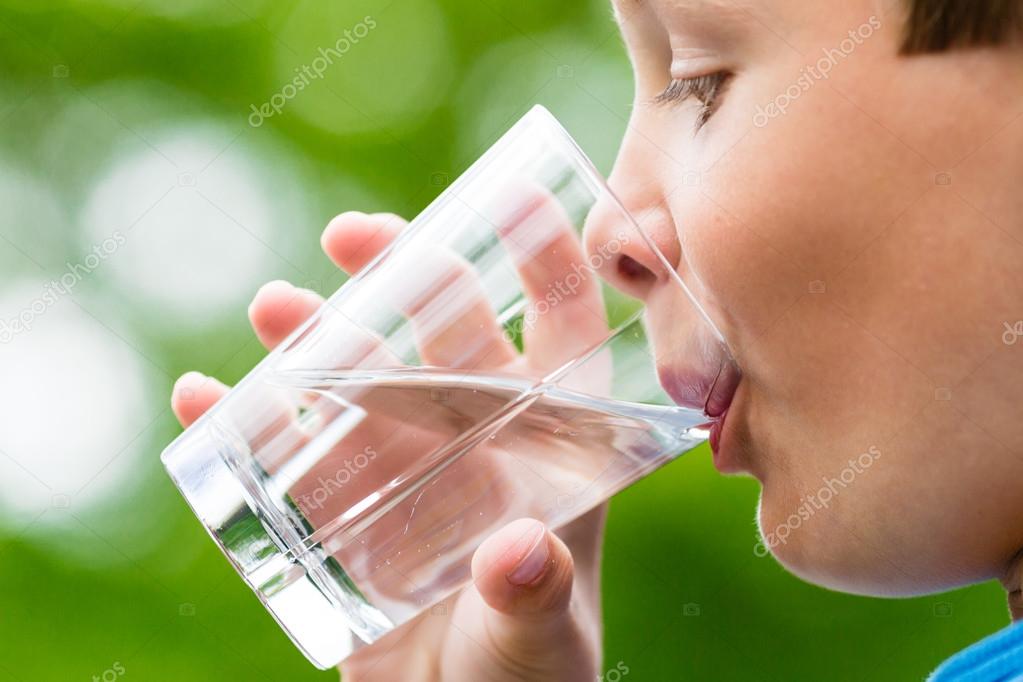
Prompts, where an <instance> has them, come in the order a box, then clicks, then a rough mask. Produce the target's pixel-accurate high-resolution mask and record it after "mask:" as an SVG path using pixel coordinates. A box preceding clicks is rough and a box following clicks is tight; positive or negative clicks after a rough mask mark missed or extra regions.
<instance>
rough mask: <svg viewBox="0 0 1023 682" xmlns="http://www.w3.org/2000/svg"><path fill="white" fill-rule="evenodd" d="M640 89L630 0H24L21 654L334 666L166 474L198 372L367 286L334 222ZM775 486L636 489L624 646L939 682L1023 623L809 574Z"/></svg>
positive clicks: (19, 64) (639, 668) (11, 308)
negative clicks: (625, 43)
mask: <svg viewBox="0 0 1023 682" xmlns="http://www.w3.org/2000/svg"><path fill="white" fill-rule="evenodd" d="M367 16H368V17H372V19H373V23H374V24H375V26H374V27H373V28H372V29H371V30H369V31H368V32H366V33H365V35H364V36H363V37H358V36H357V41H356V42H357V44H356V45H354V46H353V48H352V49H351V50H350V51H349V52H347V53H346V54H344V56H343V58H341V59H336V60H335V61H334V63H333V64H330V65H329V67H328V68H327V69H326V70H324V72H323V78H315V79H310V80H309V82H308V85H307V86H306V87H304V89H302V90H301V91H297V92H292V91H290V90H288V89H285V88H284V86H285V84H287V83H288V82H289V81H291V80H292V79H293V78H295V77H296V76H298V74H300V73H301V70H302V67H303V66H312V65H313V64H314V60H315V59H316V58H317V57H318V56H320V53H319V52H318V49H319V48H328V47H330V46H332V45H334V44H335V43H336V42H337V41H338V39H339V38H341V37H343V36H344V35H345V33H344V32H345V30H349V31H351V30H352V29H353V28H354V27H356V25H357V24H359V23H360V22H365V17H367ZM321 65H322V64H321ZM275 94H278V95H279V96H278V97H277V100H276V101H277V102H281V97H284V99H285V100H286V101H285V102H284V106H283V107H281V110H280V112H279V113H277V112H274V114H273V115H272V116H269V117H266V116H256V115H255V114H254V113H253V112H254V111H259V109H260V107H261V106H262V105H263V103H266V102H272V101H274V100H273V98H274V95H275ZM289 94H291V95H293V96H290V97H287V95H289ZM630 95H631V81H630V71H629V66H628V63H627V60H626V56H625V53H624V50H623V47H622V45H621V42H620V40H619V38H618V35H617V31H616V29H615V26H614V24H613V21H612V18H611V14H610V11H609V8H608V7H607V2H606V0H575V1H573V2H537V1H532V2H515V1H512V0H392V1H386V0H382V1H379V2H378V1H370V2H358V1H353V0H345V1H344V2H323V1H319V2H315V1H312V0H308V1H306V2H292V1H285V2H282V1H280V0H278V1H273V0H227V1H226V2H217V3H214V2H208V1H206V0H176V1H175V2H158V1H156V0H142V1H141V2H139V1H138V0H83V1H80V2H41V1H40V0H2V2H0V123H2V126H3V134H2V135H0V268H2V272H3V278H2V282H0V321H3V322H2V324H3V325H4V326H3V327H2V328H0V337H3V338H2V340H3V341H4V342H5V343H4V345H3V346H0V409H2V414H4V425H3V428H2V429H0V585H2V588H0V589H2V595H0V609H2V617H0V641H2V642H3V646H2V649H0V651H2V655H0V680H17V681H22V682H23V681H29V680H30V681H39V680H75V679H81V680H91V679H97V678H98V679H103V680H111V679H120V678H122V677H123V678H125V679H126V680H130V679H139V680H183V679H197V680H234V679H246V680H289V681H293V680H315V679H321V680H325V679H335V678H336V677H337V673H334V672H326V673H323V672H318V671H316V670H314V669H313V668H312V667H311V666H309V665H308V664H307V663H306V662H305V660H304V659H303V658H302V657H301V655H300V654H299V653H298V652H297V651H296V650H295V649H293V648H292V646H291V645H290V643H289V642H288V641H287V639H286V637H285V636H284V635H283V634H282V633H281V632H280V630H279V629H278V628H277V626H276V625H275V624H274V623H273V622H272V620H271V618H270V617H269V616H268V615H267V614H266V613H265V612H264V611H263V609H262V607H261V606H260V605H259V604H258V603H257V601H256V599H255V598H254V597H253V596H252V595H251V594H250V593H249V591H248V589H247V588H245V587H244V586H243V585H242V583H241V581H240V580H238V579H237V577H236V576H235V575H234V574H233V572H232V571H231V569H230V568H229V567H228V565H227V563H226V561H225V560H224V559H223V558H222V557H221V555H220V553H219V551H218V550H217V549H216V548H215V547H214V545H213V543H212V542H210V540H209V539H208V538H207V536H206V534H205V532H204V531H203V530H202V529H201V528H200V526H199V524H198V522H197V521H196V520H195V519H194V518H193V517H192V516H191V514H190V512H189V511H188V510H187V508H186V506H185V504H184V502H183V501H182V499H181V498H180V497H179V496H178V494H177V492H176V490H175V489H174V488H173V486H172V485H171V483H170V481H169V480H168V479H167V478H166V477H165V476H164V474H163V473H162V469H161V467H160V464H159V461H158V454H159V452H160V450H161V449H162V447H163V446H164V445H166V444H167V443H168V442H169V441H170V440H171V439H172V438H173V437H174V436H175V435H176V434H177V432H178V430H179V429H178V428H177V426H176V423H175V421H174V419H173V417H172V415H171V414H170V411H169V409H168V405H167V397H168V395H169V392H170V387H171V385H172V382H173V380H174V378H175V377H176V376H178V375H179V374H180V373H182V372H184V371H186V370H189V369H198V370H200V371H203V372H205V373H207V374H211V375H215V376H218V377H220V378H221V379H223V380H224V381H226V382H233V381H236V380H237V379H238V378H239V377H241V376H242V375H244V374H245V372H246V371H247V369H248V368H250V367H251V366H252V365H253V364H254V363H255V362H256V361H257V360H258V359H259V358H260V357H261V356H262V355H263V351H262V350H261V349H260V347H259V346H258V344H257V343H256V342H255V341H254V338H253V336H252V334H251V332H250V331H249V328H248V324H247V322H246V317H245V307H246V304H247V302H248V300H249V298H250V296H251V295H252V294H253V293H254V291H255V290H256V288H257V287H258V286H259V284H261V283H262V282H264V281H266V280H269V279H272V278H286V279H289V280H291V281H293V282H295V283H298V284H300V285H304V286H307V287H310V288H313V289H317V290H319V291H321V292H322V293H329V292H331V291H333V290H334V289H336V288H337V286H338V285H340V284H341V282H342V281H343V278H342V277H341V276H340V275H339V274H338V273H337V272H336V271H335V270H334V269H333V268H332V267H331V266H330V265H328V263H327V262H326V259H325V258H324V257H323V256H322V255H321V253H320V251H319V246H318V235H319V231H320V229H321V227H322V226H323V225H324V224H325V223H326V222H327V220H328V219H329V218H330V217H331V216H333V215H334V214H336V213H338V212H340V211H342V210H345V209H361V210H366V211H374V210H393V211H397V212H399V213H402V214H404V215H407V216H411V215H414V214H415V213H416V212H418V211H419V210H420V209H421V208H423V207H424V206H425V205H426V204H427V203H428V202H429V201H430V199H431V198H433V197H434V196H435V195H436V194H437V193H439V192H440V191H441V189H442V188H443V186H444V184H446V182H447V181H448V180H449V179H450V178H453V177H455V176H457V174H458V173H459V172H460V171H461V170H463V169H464V168H465V167H466V166H467V165H468V164H469V163H470V162H471V161H472V160H473V159H474V158H475V157H476V156H477V155H478V154H479V153H480V152H481V151H482V149H483V148H485V146H486V145H487V144H488V143H489V142H492V141H493V140H494V139H495V138H496V137H497V136H498V135H499V134H500V133H501V132H502V131H503V130H504V129H505V128H507V127H508V125H510V124H511V123H512V122H513V121H514V120H515V119H517V118H518V117H519V116H520V115H521V114H522V113H524V112H525V111H526V110H527V109H528V108H529V107H530V106H531V105H532V104H533V103H536V102H540V103H543V104H545V105H547V106H548V108H550V109H551V110H552V111H553V112H554V113H555V114H556V115H557V116H558V117H559V118H561V119H562V121H563V122H564V123H565V124H566V126H567V127H568V128H569V129H570V130H571V131H572V132H573V134H574V135H576V137H577V138H578V139H579V141H580V143H581V144H582V146H583V147H584V148H585V149H586V150H587V151H588V152H589V153H590V154H591V156H592V157H593V158H594V160H595V162H596V163H597V165H598V166H599V167H600V168H601V170H603V171H605V172H606V171H607V170H608V169H609V168H610V164H611V162H612V160H613V158H614V153H615V148H616V144H617V141H618V140H619V139H620V137H621V135H622V132H623V130H624V128H625V122H626V118H627V115H628V112H629V106H630ZM265 111H266V109H264V112H265ZM257 124H258V125H257ZM118 235H120V236H118ZM111 240H114V241H111ZM111 245H112V246H111ZM68 273H75V274H73V275H72V276H71V277H69V278H68V277H65V276H66V275H68ZM62 277H63V278H65V279H64V280H63V281H73V282H74V283H73V286H71V287H68V290H67V291H65V292H61V293H59V294H54V290H53V288H52V285H49V284H47V283H48V282H50V281H52V280H54V279H57V280H58V281H62V280H61V278H62ZM19 317H21V318H22V319H23V321H25V322H27V324H25V327H30V328H24V329H15V328H14V327H12V326H11V325H10V321H11V320H13V319H15V318H19ZM756 496H757V487H756V485H755V484H754V483H753V482H752V481H750V480H745V479H724V478H722V477H720V476H718V475H717V474H715V473H714V471H713V469H712V468H711V466H710V463H709V457H708V453H707V452H706V450H705V449H704V448H701V449H700V450H698V451H695V452H693V453H691V454H689V455H688V456H686V457H684V458H682V459H681V460H680V461H678V462H676V463H674V464H672V465H671V466H669V467H667V468H666V469H664V470H662V471H660V472H659V473H657V474H655V475H654V476H652V477H651V478H649V479H647V480H646V481H644V482H642V483H641V484H639V485H637V486H635V487H634V488H632V489H630V490H629V491H627V492H625V493H624V494H622V495H620V496H619V497H618V498H617V499H616V500H615V501H614V504H613V509H612V513H611V517H610V527H609V536H608V542H607V552H606V564H605V569H604V573H605V581H606V582H605V587H604V593H605V622H606V635H607V637H606V645H605V650H606V662H605V668H606V669H612V668H615V666H616V664H618V663H619V662H621V663H623V664H624V666H627V668H628V670H629V673H628V675H627V676H626V677H627V679H635V680H680V679H701V680H702V679H713V680H751V679H755V680H820V679H827V680H913V679H922V678H923V677H924V676H925V675H926V673H927V671H929V670H930V669H931V668H933V667H934V666H935V665H936V664H937V663H938V662H939V661H940V660H941V659H943V658H944V657H946V656H947V655H949V654H951V653H952V652H954V651H955V650H957V649H959V648H961V647H963V646H965V645H967V644H968V643H970V642H972V641H974V640H976V639H978V638H980V637H982V636H983V635H985V634H987V633H988V632H991V631H993V630H995V629H997V628H999V627H1001V626H1002V625H1003V624H1004V623H1005V622H1006V611H1005V607H1004V600H1003V596H1002V595H1001V593H1000V590H999V589H998V588H997V587H996V586H994V585H985V586H980V587H976V588H973V589H969V590H962V591H958V592H955V593H952V594H946V595H940V596H934V597H927V598H921V599H915V600H902V601H883V600H872V599H865V598H857V597H850V596H844V595H839V594H833V593H829V592H826V591H824V590H821V589H818V588H815V587H812V586H809V585H806V584H803V583H801V582H799V581H797V580H796V579H794V578H792V577H790V576H788V575H787V574H786V573H785V572H784V571H783V570H781V568H780V567H779V566H778V565H777V564H776V563H774V561H773V559H770V558H758V557H757V556H756V555H755V554H754V546H755V544H756V535H755V527H754V521H753V518H754V509H755V503H756ZM621 669H622V668H619V670H621ZM414 678H415V674H414V672H412V671H410V673H409V676H408V679H414Z"/></svg>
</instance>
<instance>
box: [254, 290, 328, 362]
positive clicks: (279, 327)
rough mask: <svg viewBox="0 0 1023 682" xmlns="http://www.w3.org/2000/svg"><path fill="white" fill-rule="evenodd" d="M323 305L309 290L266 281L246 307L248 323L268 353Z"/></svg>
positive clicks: (319, 297) (321, 300) (320, 298)
mask: <svg viewBox="0 0 1023 682" xmlns="http://www.w3.org/2000/svg"><path fill="white" fill-rule="evenodd" d="M322 303H323V298H322V297H321V296H320V295H319V294H317V293H315V292H313V291H309V290H308V289H299V288H297V287H295V286H294V285H292V284H290V283H288V282H285V281H283V280H276V281H273V282H267V283H266V284H264V285H263V286H262V287H260V289H259V291H257V292H256V295H255V297H254V298H253V299H252V303H250V304H249V322H251V323H252V329H253V330H254V331H255V332H256V336H257V337H259V340H260V341H261V342H262V344H263V345H264V346H266V348H267V350H272V349H273V348H274V347H275V346H277V344H279V343H280V342H281V341H283V340H284V339H285V338H287V337H288V335H289V334H291V332H292V331H294V330H295V328H296V327H298V326H299V325H300V324H302V323H303V322H305V321H306V320H307V319H308V318H309V316H310V315H312V314H313V313H314V312H316V310H317V309H318V308H319V307H320V305H321V304H322Z"/></svg>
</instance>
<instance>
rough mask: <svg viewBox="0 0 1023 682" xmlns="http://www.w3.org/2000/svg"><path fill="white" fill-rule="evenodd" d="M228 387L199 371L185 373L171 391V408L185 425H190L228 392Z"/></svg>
mask: <svg viewBox="0 0 1023 682" xmlns="http://www.w3.org/2000/svg"><path fill="white" fill-rule="evenodd" d="M227 391H228V387H227V386H225V385H224V384H222V383H220V382H219V381H217V380H216V379H214V378H212V377H208V376H206V375H205V374H200V373H199V372H188V373H187V374H183V375H182V376H181V377H180V378H179V379H178V380H177V381H176V382H175V383H174V390H173V391H172V392H171V409H172V410H173V411H174V416H176V417H177V418H178V421H179V422H181V425H182V426H184V427H188V426H190V425H191V424H192V423H193V422H195V420H196V419H198V418H199V417H201V416H202V415H203V413H204V412H206V410H208V409H210V408H211V407H212V406H213V404H214V403H215V402H217V401H218V400H220V398H221V397H222V396H223V395H224V394H226V393H227Z"/></svg>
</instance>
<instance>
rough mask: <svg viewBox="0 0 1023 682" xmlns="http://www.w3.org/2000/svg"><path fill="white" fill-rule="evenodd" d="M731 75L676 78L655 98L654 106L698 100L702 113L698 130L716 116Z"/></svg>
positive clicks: (698, 117) (721, 73)
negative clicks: (715, 113)
mask: <svg viewBox="0 0 1023 682" xmlns="http://www.w3.org/2000/svg"><path fill="white" fill-rule="evenodd" d="M730 77H731V74H730V73H728V72H726V71H718V72H717V73H712V74H708V75H706V76H696V77H694V78H674V79H672V81H671V82H670V83H668V87H666V88H665V89H664V91H663V92H662V93H661V94H659V95H657V96H656V97H654V99H653V102H654V104H673V103H680V102H684V101H686V100H688V99H694V98H695V99H696V100H697V101H698V102H700V112H699V115H698V116H697V118H696V129H697V130H699V129H700V128H701V127H702V126H703V124H704V123H706V122H707V120H708V119H710V117H711V116H713V115H714V112H715V111H717V109H718V106H719V105H720V98H721V95H722V93H723V92H724V90H725V86H726V85H727V84H728V80H729V78H730Z"/></svg>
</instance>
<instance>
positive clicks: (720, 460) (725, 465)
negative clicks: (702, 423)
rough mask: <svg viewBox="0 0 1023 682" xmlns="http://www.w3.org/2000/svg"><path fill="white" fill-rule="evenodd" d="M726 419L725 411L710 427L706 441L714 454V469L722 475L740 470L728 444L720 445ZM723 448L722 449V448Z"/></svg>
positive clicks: (723, 435) (726, 412)
mask: <svg viewBox="0 0 1023 682" xmlns="http://www.w3.org/2000/svg"><path fill="white" fill-rule="evenodd" d="M727 419H728V410H725V411H724V412H723V413H722V414H721V416H720V417H718V418H717V419H716V420H715V421H714V422H713V423H712V424H711V425H710V435H709V436H708V438H707V441H708V442H709V443H710V449H711V452H713V453H714V468H715V469H717V470H718V471H720V472H721V473H723V474H733V473H738V472H739V471H741V470H742V468H741V467H740V466H739V463H738V462H736V461H735V459H734V458H733V457H731V456H730V455H731V454H732V452H731V448H730V447H728V443H727V442H725V443H722V441H723V440H725V425H726V422H727ZM722 446H724V447H722Z"/></svg>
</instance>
